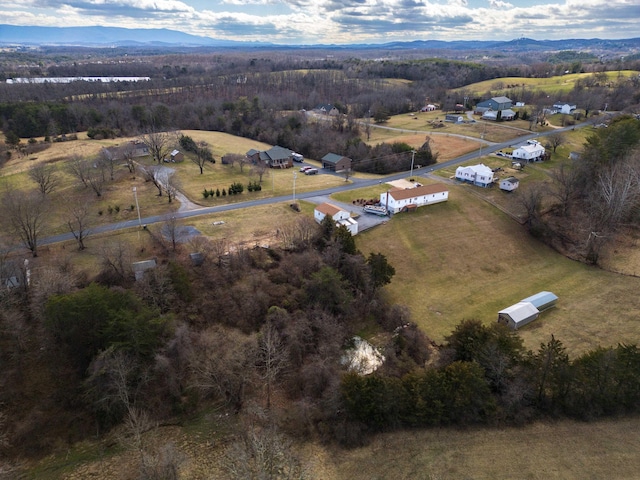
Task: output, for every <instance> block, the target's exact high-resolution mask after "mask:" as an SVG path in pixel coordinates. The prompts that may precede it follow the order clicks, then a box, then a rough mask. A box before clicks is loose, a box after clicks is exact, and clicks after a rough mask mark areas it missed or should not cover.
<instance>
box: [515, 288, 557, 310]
mask: <svg viewBox="0 0 640 480" xmlns="http://www.w3.org/2000/svg"><path fill="white" fill-rule="evenodd" d="M521 301H522V302H529V303H530V304H531V305H533V306H534V307H536V308H537V309H538V310H539V311H541V312H542V311H543V310H546V309H547V308H551V307H555V306H556V302H557V301H558V297H557V296H556V295H554V294H553V293H551V292H539V293H536V294H535V295H531V296H530V297H527V298H523V299H522V300H521Z"/></svg>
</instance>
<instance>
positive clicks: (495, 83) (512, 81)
mask: <svg viewBox="0 0 640 480" xmlns="http://www.w3.org/2000/svg"><path fill="white" fill-rule="evenodd" d="M605 74H606V76H607V79H608V81H615V80H616V79H617V78H618V76H623V77H632V76H637V75H638V72H636V71H632V70H622V71H620V72H605ZM591 76H593V74H592V73H572V74H568V75H561V76H555V77H549V78H525V77H504V78H494V79H492V80H485V81H482V82H477V83H472V84H470V85H466V86H464V87H461V88H459V89H457V90H458V91H461V90H465V91H470V92H472V95H480V96H482V95H485V94H486V93H487V92H491V94H492V95H506V96H509V95H510V94H513V93H516V92H522V91H523V90H525V91H545V92H546V93H548V94H551V93H553V94H558V95H560V94H563V93H567V92H570V91H571V90H573V88H574V87H575V84H576V82H577V81H578V80H585V79H587V78H589V77H591Z"/></svg>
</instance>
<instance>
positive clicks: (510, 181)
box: [500, 177, 520, 192]
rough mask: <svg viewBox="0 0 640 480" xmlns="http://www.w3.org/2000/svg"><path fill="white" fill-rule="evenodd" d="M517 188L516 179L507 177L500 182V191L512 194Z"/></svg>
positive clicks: (517, 182) (518, 181) (518, 184)
mask: <svg viewBox="0 0 640 480" xmlns="http://www.w3.org/2000/svg"><path fill="white" fill-rule="evenodd" d="M519 186H520V180H518V179H517V178H516V177H507V178H503V179H502V180H500V190H504V191H505V192H513V191H514V190H515V189H516V188H518V187H519Z"/></svg>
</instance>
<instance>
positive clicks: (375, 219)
mask: <svg viewBox="0 0 640 480" xmlns="http://www.w3.org/2000/svg"><path fill="white" fill-rule="evenodd" d="M305 201H308V202H311V203H314V204H316V205H320V204H321V203H331V204H332V205H335V206H336V207H340V208H342V209H343V210H346V211H347V212H350V213H351V216H352V217H353V218H355V219H356V220H357V221H358V232H363V231H365V230H367V229H369V228H372V227H375V226H377V225H381V224H383V223H387V222H388V221H389V217H381V216H379V215H373V214H372V213H365V212H364V210H363V209H362V207H360V206H358V205H353V204H351V203H343V202H338V201H336V200H334V199H333V198H330V197H329V195H318V196H316V197H308V198H305Z"/></svg>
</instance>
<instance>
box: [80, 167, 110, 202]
mask: <svg viewBox="0 0 640 480" xmlns="http://www.w3.org/2000/svg"><path fill="white" fill-rule="evenodd" d="M86 162H87V164H88V166H87V169H86V170H85V171H86V180H87V184H88V185H89V186H90V187H91V190H93V192H94V193H95V194H96V196H97V197H101V196H102V192H103V191H104V187H105V185H106V184H107V177H106V175H105V165H104V164H103V163H102V162H101V161H100V160H97V161H96V162H94V163H93V164H91V163H89V161H86Z"/></svg>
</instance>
